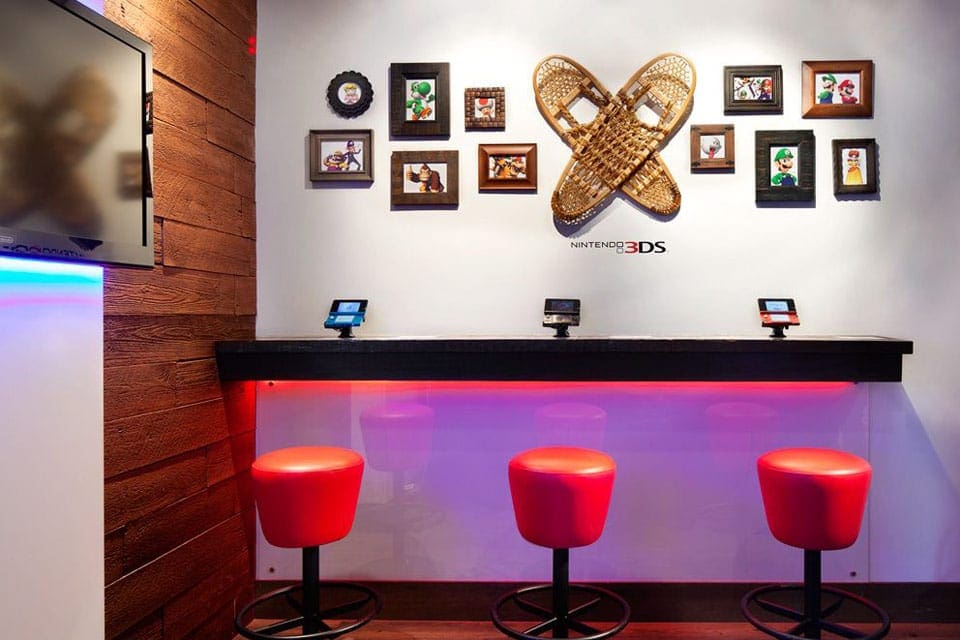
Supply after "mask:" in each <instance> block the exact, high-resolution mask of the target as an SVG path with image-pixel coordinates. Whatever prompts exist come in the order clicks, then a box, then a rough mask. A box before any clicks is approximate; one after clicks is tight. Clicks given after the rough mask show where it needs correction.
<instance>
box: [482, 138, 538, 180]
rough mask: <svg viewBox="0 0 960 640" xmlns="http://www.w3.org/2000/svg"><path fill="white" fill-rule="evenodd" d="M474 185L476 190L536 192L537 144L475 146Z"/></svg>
mask: <svg viewBox="0 0 960 640" xmlns="http://www.w3.org/2000/svg"><path fill="white" fill-rule="evenodd" d="M477 186H478V188H479V190H480V191H536V190H537V145H536V144H533V143H529V144H481V145H478V146H477Z"/></svg>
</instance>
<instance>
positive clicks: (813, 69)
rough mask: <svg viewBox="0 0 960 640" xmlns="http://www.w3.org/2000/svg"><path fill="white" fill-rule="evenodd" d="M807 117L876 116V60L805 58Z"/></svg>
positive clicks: (805, 109) (804, 100) (804, 98)
mask: <svg viewBox="0 0 960 640" xmlns="http://www.w3.org/2000/svg"><path fill="white" fill-rule="evenodd" d="M802 71H803V83H802V84H803V117H804V118H869V117H872V116H873V60H821V61H817V62H813V61H809V60H804V61H803V69H802Z"/></svg>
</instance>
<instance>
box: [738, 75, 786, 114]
mask: <svg viewBox="0 0 960 640" xmlns="http://www.w3.org/2000/svg"><path fill="white" fill-rule="evenodd" d="M747 78H752V79H758V78H769V79H770V87H769V94H768V93H767V92H766V91H765V90H762V84H763V83H761V88H757V87H754V86H752V84H751V85H750V86H747V87H745V88H744V89H743V91H740V90H738V89H737V82H738V79H747ZM744 93H746V95H743V94H744ZM766 96H769V97H766ZM723 113H724V114H725V115H731V114H741V113H783V67H781V66H780V65H749V66H739V67H724V68H723Z"/></svg>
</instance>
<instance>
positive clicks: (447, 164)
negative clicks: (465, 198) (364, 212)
mask: <svg viewBox="0 0 960 640" xmlns="http://www.w3.org/2000/svg"><path fill="white" fill-rule="evenodd" d="M459 202H460V159H459V152H458V151H394V152H393V153H392V154H391V155H390V204H391V205H392V206H398V205H414V206H422V207H431V206H436V205H454V206H456V205H457V204H459Z"/></svg>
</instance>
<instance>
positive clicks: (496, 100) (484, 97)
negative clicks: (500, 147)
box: [463, 87, 507, 130]
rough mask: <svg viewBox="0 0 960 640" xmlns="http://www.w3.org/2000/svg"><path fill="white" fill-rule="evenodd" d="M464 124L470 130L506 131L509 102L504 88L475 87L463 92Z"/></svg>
mask: <svg viewBox="0 0 960 640" xmlns="http://www.w3.org/2000/svg"><path fill="white" fill-rule="evenodd" d="M463 123H464V128H465V129H467V130H470V129H504V128H506V126H507V101H506V92H505V91H504V88H503V87H473V88H469V89H464V90H463Z"/></svg>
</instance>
